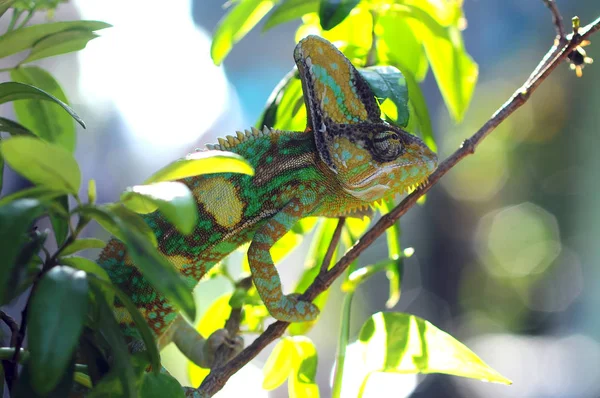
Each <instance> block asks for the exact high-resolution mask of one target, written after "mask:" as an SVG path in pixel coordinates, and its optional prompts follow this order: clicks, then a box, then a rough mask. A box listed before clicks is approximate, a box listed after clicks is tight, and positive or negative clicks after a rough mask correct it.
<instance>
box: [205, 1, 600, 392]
mask: <svg viewBox="0 0 600 398" xmlns="http://www.w3.org/2000/svg"><path fill="white" fill-rule="evenodd" d="M544 2H545V3H546V5H547V6H548V7H549V8H550V10H551V11H552V13H553V15H554V18H555V26H556V27H557V32H559V35H560V30H559V26H561V25H560V23H559V22H556V21H560V20H561V19H560V14H558V10H557V9H556V6H555V4H554V2H553V1H551V0H544ZM557 16H558V17H559V18H558V19H557ZM563 30H564V29H563ZM598 30H600V17H599V18H597V19H596V20H595V21H594V22H592V23H590V24H589V25H587V26H585V27H583V28H581V29H579V30H578V31H577V32H574V33H572V34H570V35H567V36H563V37H565V42H564V44H562V45H561V44H560V43H558V44H555V45H554V46H553V47H551V48H550V50H549V51H548V53H547V54H546V55H545V56H544V57H543V59H542V60H541V61H540V63H539V65H538V66H537V67H536V68H535V70H534V71H533V73H532V74H531V76H530V77H529V78H528V79H527V80H526V82H525V83H524V84H523V85H522V86H521V87H519V88H518V89H517V90H516V91H515V92H514V94H513V95H512V96H511V97H510V98H509V99H508V101H507V102H506V103H504V105H502V106H501V107H500V108H499V109H498V110H497V111H496V112H495V113H494V114H493V115H492V117H491V118H490V119H489V120H488V121H487V122H486V123H485V124H484V125H483V126H482V127H481V128H480V129H479V130H478V131H477V132H475V134H473V135H472V136H471V137H470V138H468V139H467V140H465V141H464V142H463V144H462V145H461V147H460V148H459V149H457V150H456V151H455V152H454V153H453V154H452V155H451V156H450V157H448V158H447V159H445V160H444V161H443V162H442V163H441V164H440V165H439V166H438V168H437V170H436V171H435V172H434V173H433V174H432V175H431V176H430V177H429V183H428V184H426V185H424V186H423V187H421V188H420V189H418V190H417V191H415V192H413V193H411V194H410V195H408V196H407V197H406V198H404V200H403V201H402V202H401V203H400V204H399V205H398V206H396V207H395V208H394V209H393V210H392V211H390V212H389V213H388V214H386V215H384V216H382V217H381V218H380V219H379V221H378V222H377V223H376V224H375V225H374V226H373V227H372V228H371V229H370V230H369V231H367V232H366V233H365V235H364V236H363V237H362V238H361V239H360V240H359V241H358V242H357V243H356V245H354V246H353V247H352V248H350V250H348V252H346V254H345V255H344V257H342V258H341V259H340V260H339V261H338V263H337V264H336V265H335V266H333V267H332V268H331V269H330V270H329V271H327V272H324V273H321V274H319V276H318V277H317V278H316V279H315V281H314V282H313V284H312V285H311V286H310V287H309V288H308V290H307V291H306V292H305V293H304V294H303V295H302V296H301V299H303V300H310V301H312V300H314V299H315V298H316V297H317V296H318V295H319V294H321V293H322V292H323V291H325V290H326V289H327V288H329V287H330V286H331V285H332V284H333V282H334V281H335V280H336V278H338V277H339V276H340V275H341V274H342V273H343V272H344V271H345V270H346V268H347V267H348V266H349V265H350V264H351V263H352V262H353V261H354V260H356V258H357V257H358V256H359V255H360V254H361V253H362V252H363V251H364V250H365V249H366V248H367V247H369V246H370V245H371V244H372V243H373V242H374V241H375V239H377V238H378V237H379V236H380V235H382V234H383V233H384V232H385V230H386V229H388V228H389V227H391V226H392V225H393V224H394V223H395V222H396V221H397V220H398V219H399V218H400V217H401V216H403V215H404V214H405V213H406V212H407V211H408V209H410V208H411V207H412V206H414V205H415V203H416V202H417V200H418V199H419V198H420V197H421V196H423V195H424V194H425V193H427V192H428V191H429V190H430V189H431V188H432V187H433V186H434V185H435V184H436V183H437V182H438V181H439V180H440V179H441V178H442V177H443V176H444V175H445V174H446V173H447V172H448V171H449V170H450V169H451V168H453V167H454V166H455V165H456V164H457V163H458V162H460V161H461V160H462V159H463V158H465V157H466V156H468V155H471V154H473V153H475V149H476V148H477V147H478V146H479V144H480V143H481V141H482V140H483V139H484V138H485V137H487V136H488V135H489V134H490V133H491V132H492V131H494V129H495V128H496V127H498V125H499V124H500V123H502V122H503V121H504V120H505V119H506V118H508V117H509V116H510V115H511V114H512V113H513V112H515V111H516V110H517V109H518V108H520V107H521V106H522V105H523V104H524V103H525V102H526V101H527V100H528V99H529V97H530V96H531V94H532V93H533V92H534V91H535V90H536V88H537V87H538V86H539V85H540V84H541V83H542V82H543V81H544V80H545V79H546V78H547V77H548V76H549V75H550V73H552V71H554V69H556V67H557V66H558V65H559V64H561V63H562V61H565V60H566V59H567V57H568V55H569V54H570V53H571V52H572V51H573V50H574V49H575V48H576V47H577V46H578V45H580V44H581V43H582V42H583V41H584V40H586V39H587V38H588V37H590V36H591V35H592V34H594V33H595V32H597V31H598ZM288 325H289V323H287V322H282V321H277V322H274V323H273V324H271V325H270V326H269V327H268V328H267V329H266V330H265V332H264V333H263V334H261V335H260V336H259V337H258V338H257V339H256V340H254V342H252V344H250V345H249V346H248V347H246V348H245V349H244V350H243V351H242V352H241V353H239V354H238V355H237V356H236V357H235V358H233V359H232V360H231V361H229V362H228V363H227V364H225V365H224V366H221V367H219V368H216V369H213V371H212V372H211V373H210V374H209V375H208V376H207V377H206V378H205V379H204V381H203V382H202V385H201V386H200V388H199V391H200V392H201V393H202V394H206V395H207V396H212V395H214V394H215V393H216V392H217V391H219V390H221V389H222V388H223V386H224V385H225V383H226V382H227V380H228V379H229V378H230V377H231V376H232V375H233V374H235V373H236V372H237V371H238V370H240V369H241V368H242V367H243V366H244V365H245V364H247V363H248V362H250V361H251V360H252V359H253V358H254V357H256V355H258V353H259V352H260V351H262V350H263V349H264V348H265V347H266V346H267V345H268V344H269V343H271V342H273V341H274V340H275V339H277V338H278V337H280V336H281V335H283V333H284V332H285V330H286V328H287V327H288Z"/></svg>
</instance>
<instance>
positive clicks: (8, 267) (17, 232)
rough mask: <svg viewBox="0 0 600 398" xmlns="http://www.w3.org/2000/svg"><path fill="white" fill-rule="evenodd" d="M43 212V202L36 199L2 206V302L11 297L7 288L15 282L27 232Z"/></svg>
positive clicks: (0, 232) (0, 290)
mask: <svg viewBox="0 0 600 398" xmlns="http://www.w3.org/2000/svg"><path fill="white" fill-rule="evenodd" d="M43 212H44V207H43V206H42V204H41V203H40V202H39V201H38V200H34V199H19V200H15V201H13V202H11V203H9V204H6V205H4V206H0V253H2V255H1V256H0V304H5V303H6V301H7V299H9V297H8V296H9V295H8V294H7V288H8V285H9V284H10V283H11V282H13V281H12V276H13V274H14V269H15V266H16V265H17V264H16V260H17V258H18V256H19V254H20V252H21V247H22V245H23V244H24V243H25V241H26V233H27V231H28V230H29V228H30V227H31V224H32V223H33V221H34V220H35V219H36V218H38V217H40V216H41V215H42V213H43Z"/></svg>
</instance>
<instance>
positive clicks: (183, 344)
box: [172, 321, 244, 368]
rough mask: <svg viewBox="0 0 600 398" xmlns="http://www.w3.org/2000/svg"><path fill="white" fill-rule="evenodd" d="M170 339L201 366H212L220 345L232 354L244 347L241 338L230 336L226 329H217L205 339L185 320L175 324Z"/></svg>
mask: <svg viewBox="0 0 600 398" xmlns="http://www.w3.org/2000/svg"><path fill="white" fill-rule="evenodd" d="M172 341H173V343H175V345H176V346H177V348H179V350H180V351H181V352H182V353H183V355H185V356H186V357H188V358H189V360H190V361H192V362H194V363H195V364H196V365H198V366H200V367H201V368H211V367H212V365H213V364H214V362H215V353H216V352H217V350H218V349H219V347H220V346H222V345H225V346H227V347H229V348H231V349H232V350H233V353H232V356H234V355H237V354H238V353H239V352H240V351H241V350H242V349H243V348H244V341H243V340H242V338H241V337H239V336H235V337H233V338H232V337H230V336H229V333H228V332H227V330H226V329H218V330H216V331H214V332H213V333H212V334H211V335H210V336H209V337H208V339H205V338H204V337H202V336H201V335H200V333H198V332H197V331H196V329H194V328H193V327H192V326H191V325H190V324H188V323H187V322H185V321H183V322H180V323H179V324H178V325H177V328H176V330H175V331H174V333H173V336H172Z"/></svg>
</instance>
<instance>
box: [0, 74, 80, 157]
mask: <svg viewBox="0 0 600 398" xmlns="http://www.w3.org/2000/svg"><path fill="white" fill-rule="evenodd" d="M10 77H11V79H13V80H14V81H15V82H20V83H24V84H29V85H31V87H36V88H38V89H40V90H43V91H44V92H45V93H48V94H50V95H51V96H52V97H53V98H52V97H48V98H51V99H52V101H54V102H56V103H52V102H49V101H48V98H43V97H42V98H38V99H31V100H29V99H27V100H25V101H18V102H16V103H15V104H13V106H14V108H15V113H16V114H17V119H18V120H19V122H20V123H21V124H23V125H24V126H25V127H27V128H28V129H29V130H31V131H33V132H34V133H35V134H36V135H38V136H39V137H40V138H43V139H45V140H46V141H48V142H52V143H55V144H59V145H60V146H62V147H63V148H65V149H66V150H68V151H69V152H73V151H74V150H75V141H76V136H75V125H74V124H73V120H71V117H69V115H71V116H72V117H73V118H74V119H75V120H77V122H78V123H79V124H81V126H82V127H84V128H85V124H84V123H83V120H81V118H79V116H77V114H75V112H74V111H73V110H72V109H71V108H70V107H69V106H68V105H67V104H68V101H67V97H66V96H65V93H64V92H63V90H62V88H61V87H60V85H59V84H58V82H57V81H56V79H54V77H53V76H52V75H51V74H50V73H48V72H46V71H45V70H43V69H41V68H39V67H37V66H28V67H26V68H18V69H13V70H12V71H11V72H10ZM5 84H8V83H5ZM13 84H16V83H13ZM40 100H43V101H40ZM57 101H59V102H57ZM59 105H60V107H62V108H64V109H65V110H66V111H67V112H68V113H69V115H67V114H66V113H64V112H63V111H62V109H60V107H59Z"/></svg>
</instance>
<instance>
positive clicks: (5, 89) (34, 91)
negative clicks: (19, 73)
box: [0, 68, 85, 128]
mask: <svg viewBox="0 0 600 398" xmlns="http://www.w3.org/2000/svg"><path fill="white" fill-rule="evenodd" d="M27 69H30V68H27ZM20 70H21V69H20ZM33 99H35V100H45V101H51V102H54V103H56V104H58V105H60V106H61V107H62V108H63V109H64V110H65V111H67V113H68V114H69V115H71V117H73V119H75V120H76V121H77V123H79V124H80V125H81V127H83V128H85V123H84V122H83V120H81V118H80V117H79V115H77V113H75V111H74V110H73V109H72V108H71V107H70V106H69V105H67V104H66V103H65V102H63V101H61V100H60V99H58V98H56V97H55V96H54V95H52V94H51V93H48V92H46V91H44V90H42V89H40V88H37V87H34V86H32V85H31V84H24V83H19V82H5V83H0V104H4V103H5V102H10V101H17V100H33ZM5 120H6V119H5ZM13 123H15V122H13ZM19 126H20V125H19ZM21 127H23V126H21Z"/></svg>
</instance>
